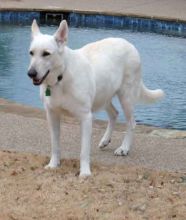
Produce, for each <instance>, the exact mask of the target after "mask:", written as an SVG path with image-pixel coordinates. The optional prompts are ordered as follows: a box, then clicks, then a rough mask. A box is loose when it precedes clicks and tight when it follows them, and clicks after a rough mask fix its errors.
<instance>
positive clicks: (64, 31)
mask: <svg viewBox="0 0 186 220" xmlns="http://www.w3.org/2000/svg"><path fill="white" fill-rule="evenodd" d="M54 37H55V39H56V41H57V42H58V43H60V44H63V43H65V42H67V39H68V25H67V22H66V20H63V21H62V22H61V23H60V25H59V28H58V30H57V31H56V33H55V34H54Z"/></svg>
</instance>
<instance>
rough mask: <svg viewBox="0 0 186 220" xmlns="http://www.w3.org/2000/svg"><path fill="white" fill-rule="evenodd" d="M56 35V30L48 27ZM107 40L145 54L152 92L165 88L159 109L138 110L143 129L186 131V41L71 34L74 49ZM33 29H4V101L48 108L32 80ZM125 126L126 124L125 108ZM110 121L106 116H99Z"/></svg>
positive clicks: (0, 50) (101, 32)
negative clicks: (125, 42) (124, 43)
mask: <svg viewBox="0 0 186 220" xmlns="http://www.w3.org/2000/svg"><path fill="white" fill-rule="evenodd" d="M41 29H42V31H43V32H45V33H49V34H52V33H54V32H55V30H56V27H55V26H50V27H49V26H43V27H42V28H41ZM105 37H122V38H125V39H127V40H129V41H130V42H131V43H133V44H134V45H135V46H136V48H137V49H138V50H139V52H140V54H141V58H142V63H143V79H144V82H145V84H146V85H147V86H148V87H149V88H151V89H156V88H161V89H163V90H164V91H165V93H166V98H165V99H164V100H162V101H161V102H159V103H156V104H153V105H147V106H144V105H143V106H140V105H139V106H137V107H136V111H135V115H136V120H137V122H138V123H142V124H149V125H155V126H160V127H168V128H175V129H183V130H186V65H185V61H186V39H184V38H175V37H168V36H164V35H157V34H152V33H139V32H131V31H126V30H113V29H110V30H108V29H93V28H92V29H88V28H70V34H69V46H70V47H71V48H74V49H75V48H79V47H81V46H83V45H84V44H86V43H89V42H92V41H96V40H99V39H103V38H105ZM29 43H30V27H29V26H16V25H12V26H11V25H2V24H0V97H2V98H6V99H9V100H13V101H16V102H19V103H23V104H27V105H30V106H34V107H39V108H42V103H41V101H40V99H39V89H38V87H34V86H33V85H32V82H31V81H30V80H29V79H28V77H27V68H28V64H29V55H28V48H29ZM114 103H115V105H116V106H117V108H118V109H119V111H120V112H121V113H120V115H119V119H118V120H119V121H124V116H123V114H122V111H121V107H120V105H119V103H118V101H117V99H116V98H115V99H114ZM95 117H96V118H99V119H106V117H107V116H106V114H105V113H104V112H99V113H97V114H96V115H95Z"/></svg>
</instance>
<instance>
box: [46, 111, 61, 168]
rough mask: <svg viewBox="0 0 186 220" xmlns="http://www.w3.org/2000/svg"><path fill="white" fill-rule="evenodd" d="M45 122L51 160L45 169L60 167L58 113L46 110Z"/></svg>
mask: <svg viewBox="0 0 186 220" xmlns="http://www.w3.org/2000/svg"><path fill="white" fill-rule="evenodd" d="M47 120H48V124H49V129H50V135H51V145H52V149H51V159H50V162H49V164H48V165H47V166H46V167H45V168H55V167H57V166H59V165H60V159H61V147H60V114H59V113H58V111H53V110H51V109H47Z"/></svg>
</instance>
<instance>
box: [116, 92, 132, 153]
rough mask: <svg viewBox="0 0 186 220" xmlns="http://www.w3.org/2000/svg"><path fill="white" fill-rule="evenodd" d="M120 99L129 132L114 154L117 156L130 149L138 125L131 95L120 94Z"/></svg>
mask: <svg viewBox="0 0 186 220" xmlns="http://www.w3.org/2000/svg"><path fill="white" fill-rule="evenodd" d="M118 97H119V100H120V102H121V106H122V108H123V111H124V113H125V117H126V123H127V132H126V135H125V137H124V140H123V142H122V145H121V146H120V147H119V148H117V149H116V151H115V152H114V154H115V155H116V156H126V155H127V154H128V152H129V150H130V147H131V145H132V140H133V134H134V128H135V126H136V122H135V119H134V115H133V104H132V102H131V100H130V98H129V97H125V96H122V95H118Z"/></svg>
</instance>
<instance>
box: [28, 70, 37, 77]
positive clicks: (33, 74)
mask: <svg viewBox="0 0 186 220" xmlns="http://www.w3.org/2000/svg"><path fill="white" fill-rule="evenodd" d="M28 76H29V77H30V78H32V79H34V78H36V77H37V71H36V70H35V69H34V68H31V69H29V71H28Z"/></svg>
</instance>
